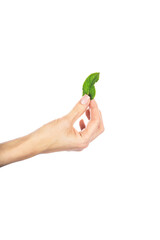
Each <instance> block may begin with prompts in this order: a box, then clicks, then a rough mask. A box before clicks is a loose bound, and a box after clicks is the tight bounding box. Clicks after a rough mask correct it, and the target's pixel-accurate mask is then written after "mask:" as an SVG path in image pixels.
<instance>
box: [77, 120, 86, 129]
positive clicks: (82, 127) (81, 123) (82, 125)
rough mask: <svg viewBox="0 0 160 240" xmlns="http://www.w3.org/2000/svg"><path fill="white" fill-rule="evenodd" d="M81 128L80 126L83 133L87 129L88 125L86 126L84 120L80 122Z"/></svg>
mask: <svg viewBox="0 0 160 240" xmlns="http://www.w3.org/2000/svg"><path fill="white" fill-rule="evenodd" d="M79 126H80V129H81V131H82V130H83V129H84V128H86V125H85V123H84V120H83V119H81V120H80V121H79Z"/></svg>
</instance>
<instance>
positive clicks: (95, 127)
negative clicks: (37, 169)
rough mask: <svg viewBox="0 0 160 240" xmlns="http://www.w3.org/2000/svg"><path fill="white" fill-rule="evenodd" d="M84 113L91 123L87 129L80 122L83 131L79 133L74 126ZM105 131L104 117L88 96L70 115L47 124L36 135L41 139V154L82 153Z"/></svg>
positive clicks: (83, 98)
mask: <svg viewBox="0 0 160 240" xmlns="http://www.w3.org/2000/svg"><path fill="white" fill-rule="evenodd" d="M88 107H89V108H88ZM87 108H88V109H87ZM84 112H86V116H87V118H88V120H89V123H88V125H87V127H86V126H85V123H84V121H83V119H81V120H80V121H79V125H80V128H81V131H79V132H78V131H77V130H76V129H75V128H74V127H73V125H74V123H75V121H76V120H77V119H78V118H79V117H80V116H81V115H82V114H83V113H84ZM103 131H104V125H103V120H102V115H101V112H100V111H99V109H98V106H97V103H96V101H95V100H94V99H93V100H91V101H90V98H89V97H88V95H84V96H83V97H82V99H81V100H80V101H79V102H78V103H77V104H76V105H75V107H74V108H73V109H72V110H71V112H70V113H68V114H67V115H65V116H64V117H62V118H59V119H56V120H54V121H51V122H49V123H47V124H45V125H44V126H42V127H41V128H40V129H38V130H37V131H36V132H35V134H37V137H39V139H40V142H39V146H41V153H49V152H56V151H71V150H72V151H80V150H82V149H84V148H86V147H87V146H88V145H89V143H90V142H91V141H93V140H94V139H95V138H96V137H97V136H98V135H100V134H101V133H102V132H103Z"/></svg>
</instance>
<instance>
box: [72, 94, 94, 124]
mask: <svg viewBox="0 0 160 240" xmlns="http://www.w3.org/2000/svg"><path fill="white" fill-rule="evenodd" d="M89 103H90V97H89V96H88V95H84V96H83V97H82V98H81V100H80V101H79V102H78V103H77V104H76V105H75V106H74V108H73V109H72V110H71V111H70V113H69V114H68V118H69V119H70V121H71V123H72V124H73V123H74V122H75V121H76V120H77V119H78V118H79V117H80V116H81V115H82V114H83V113H84V112H85V111H86V109H87V107H88V106H89Z"/></svg>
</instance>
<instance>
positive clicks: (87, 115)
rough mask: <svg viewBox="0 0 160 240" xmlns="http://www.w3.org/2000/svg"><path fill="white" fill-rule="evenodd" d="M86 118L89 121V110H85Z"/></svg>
mask: <svg viewBox="0 0 160 240" xmlns="http://www.w3.org/2000/svg"><path fill="white" fill-rule="evenodd" d="M86 117H87V118H88V120H90V110H89V109H87V110H86Z"/></svg>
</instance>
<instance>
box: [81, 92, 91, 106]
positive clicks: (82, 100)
mask: <svg viewBox="0 0 160 240" xmlns="http://www.w3.org/2000/svg"><path fill="white" fill-rule="evenodd" d="M89 99H90V97H89V96H88V95H87V94H85V95H84V96H83V97H82V98H81V104H87V103H88V100H89Z"/></svg>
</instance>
